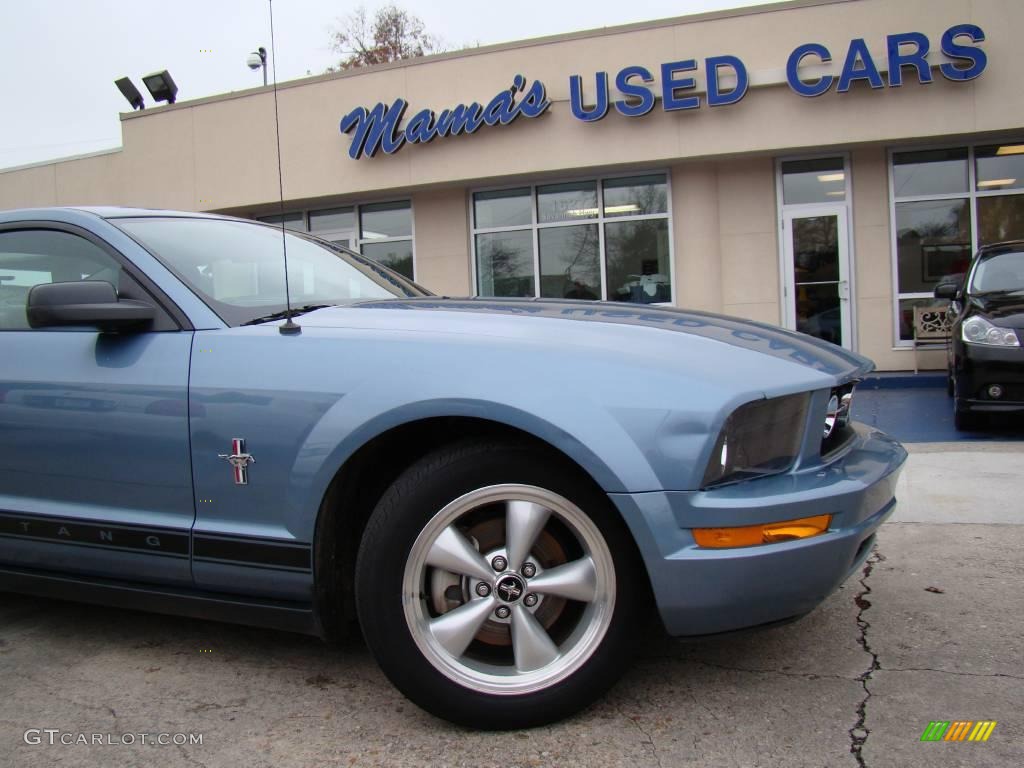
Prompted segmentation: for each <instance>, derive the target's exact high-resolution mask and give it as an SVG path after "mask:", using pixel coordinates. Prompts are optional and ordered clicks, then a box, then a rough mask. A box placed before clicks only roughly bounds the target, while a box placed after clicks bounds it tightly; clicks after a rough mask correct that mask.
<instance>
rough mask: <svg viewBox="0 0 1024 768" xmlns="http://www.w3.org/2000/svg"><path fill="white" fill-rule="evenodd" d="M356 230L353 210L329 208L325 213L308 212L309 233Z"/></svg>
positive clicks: (350, 208)
mask: <svg viewBox="0 0 1024 768" xmlns="http://www.w3.org/2000/svg"><path fill="white" fill-rule="evenodd" d="M355 228H356V213H355V208H352V207H349V208H329V209H328V210H326V211H310V212H309V231H310V232H313V233H314V234H315V233H317V232H325V231H333V230H346V231H349V232H351V231H354V230H355Z"/></svg>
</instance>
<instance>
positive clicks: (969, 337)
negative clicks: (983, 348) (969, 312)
mask: <svg viewBox="0 0 1024 768" xmlns="http://www.w3.org/2000/svg"><path fill="white" fill-rule="evenodd" d="M960 337H961V338H962V339H963V340H964V341H966V342H967V343H968V344H987V345H989V346H991V347H1019V346H1020V339H1018V338H1017V334H1016V333H1015V332H1014V330H1013V328H1000V327H999V326H997V325H992V323H990V322H989V321H988V320H986V319H985V318H984V317H981V316H980V315H974V316H973V317H969V318H967V319H966V320H964V322H963V324H962V325H961V326H960Z"/></svg>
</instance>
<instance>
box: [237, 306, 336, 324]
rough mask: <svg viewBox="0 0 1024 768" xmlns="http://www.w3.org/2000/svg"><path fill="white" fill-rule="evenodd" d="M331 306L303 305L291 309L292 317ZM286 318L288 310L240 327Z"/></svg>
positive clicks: (255, 318)
mask: <svg viewBox="0 0 1024 768" xmlns="http://www.w3.org/2000/svg"><path fill="white" fill-rule="evenodd" d="M333 306H334V305H333V304H304V305H302V306H301V307H292V317H297V316H298V315H303V314H305V313H306V312H312V311H313V310H314V309H324V308H326V307H333ZM286 317H288V310H287V309H282V310H281V311H280V312H271V313H270V314H269V315H263V316H262V317H254V318H253V319H252V320H246V321H245V322H244V323H242V325H259V324H260V323H269V322H270V321H271V320H284V319H285V318H286Z"/></svg>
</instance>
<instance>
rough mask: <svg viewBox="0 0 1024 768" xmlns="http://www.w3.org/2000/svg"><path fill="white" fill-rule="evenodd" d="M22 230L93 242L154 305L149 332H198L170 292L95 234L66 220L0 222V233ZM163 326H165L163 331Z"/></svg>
mask: <svg viewBox="0 0 1024 768" xmlns="http://www.w3.org/2000/svg"><path fill="white" fill-rule="evenodd" d="M22 230H27V231H48V232H63V233H65V234H68V235H76V236H78V237H81V238H82V239H83V240H87V241H88V242H90V243H92V244H93V245H95V246H96V247H97V248H99V249H100V250H101V251H103V252H104V253H106V254H107V255H108V256H110V258H111V259H113V260H114V261H115V262H116V263H117V264H118V265H120V267H121V270H122V271H123V272H124V273H125V275H127V276H128V278H129V279H130V280H131V281H133V282H134V283H135V285H136V286H137V287H138V288H139V290H140V291H141V292H142V294H143V295H144V296H145V297H146V298H148V299H149V300H151V301H152V302H153V307H154V309H155V310H156V312H157V317H156V319H155V320H154V322H153V326H152V330H151V331H150V332H157V333H166V332H173V331H193V330H195V327H194V326H193V325H192V320H191V319H190V318H189V316H188V315H187V314H185V312H184V311H183V310H182V309H181V307H179V306H178V305H177V304H176V303H175V302H174V300H173V299H171V297H170V296H168V295H167V293H165V292H164V291H163V289H161V288H160V286H158V285H157V284H156V283H155V282H154V281H153V280H152V279H151V278H150V277H149V275H147V274H146V273H145V272H143V271H142V270H141V269H139V268H138V267H137V266H136V265H135V263H134V262H133V261H132V260H131V259H129V258H128V257H127V256H125V255H124V254H123V253H122V252H121V251H119V250H118V249H117V248H115V247H114V246H113V245H111V244H110V243H109V242H107V241H106V240H105V239H104V238H102V237H100V236H99V235H97V234H96V233H95V232H92V231H91V230H88V229H85V228H84V227H80V226H78V225H77V224H69V223H67V222H63V221H52V220H47V219H25V220H22V221H8V222H4V223H0V232H17V231H22ZM132 242H133V243H135V240H134V239H133V240H132ZM135 244H136V245H138V247H139V248H142V246H141V245H139V244H138V243H135ZM143 250H145V249H143ZM147 253H148V252H147ZM175 280H177V278H175ZM115 288H116V286H115ZM161 326H163V328H162V329H161ZM32 330H33V331H35V330H48V329H32ZM0 331H2V332H5V333H24V332H25V331H17V330H13V329H0Z"/></svg>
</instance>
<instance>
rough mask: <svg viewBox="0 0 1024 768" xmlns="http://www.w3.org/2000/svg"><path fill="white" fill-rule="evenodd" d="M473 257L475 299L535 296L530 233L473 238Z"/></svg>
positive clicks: (518, 232)
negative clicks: (474, 264) (475, 283)
mask: <svg viewBox="0 0 1024 768" xmlns="http://www.w3.org/2000/svg"><path fill="white" fill-rule="evenodd" d="M476 257H477V292H478V294H479V295H481V296H534V295H536V294H535V290H536V289H535V286H534V279H533V233H532V232H531V231H530V230H528V229H526V230H519V231H512V232H493V233H489V234H480V235H477V236H476Z"/></svg>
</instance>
